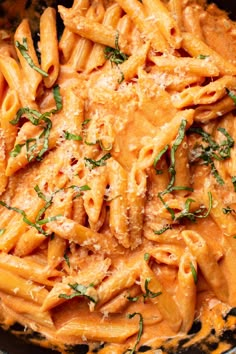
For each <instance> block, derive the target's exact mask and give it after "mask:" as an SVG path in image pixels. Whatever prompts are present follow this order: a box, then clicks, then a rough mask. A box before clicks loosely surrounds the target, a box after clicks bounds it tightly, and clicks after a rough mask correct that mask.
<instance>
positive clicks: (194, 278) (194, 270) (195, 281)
mask: <svg viewBox="0 0 236 354" xmlns="http://www.w3.org/2000/svg"><path fill="white" fill-rule="evenodd" d="M190 269H191V273H192V276H193V280H194V283H195V284H197V271H196V269H195V267H194V265H193V263H192V262H190Z"/></svg>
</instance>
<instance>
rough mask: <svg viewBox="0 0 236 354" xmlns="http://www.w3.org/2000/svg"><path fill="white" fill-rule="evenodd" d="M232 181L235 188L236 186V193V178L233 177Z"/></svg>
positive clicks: (235, 189)
mask: <svg viewBox="0 0 236 354" xmlns="http://www.w3.org/2000/svg"><path fill="white" fill-rule="evenodd" d="M231 181H232V183H233V186H234V191H235V192H236V176H233V177H232V178H231Z"/></svg>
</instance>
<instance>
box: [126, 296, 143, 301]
mask: <svg viewBox="0 0 236 354" xmlns="http://www.w3.org/2000/svg"><path fill="white" fill-rule="evenodd" d="M139 298H140V296H134V297H133V296H127V297H126V299H127V300H129V301H131V302H137V301H138V300H139Z"/></svg>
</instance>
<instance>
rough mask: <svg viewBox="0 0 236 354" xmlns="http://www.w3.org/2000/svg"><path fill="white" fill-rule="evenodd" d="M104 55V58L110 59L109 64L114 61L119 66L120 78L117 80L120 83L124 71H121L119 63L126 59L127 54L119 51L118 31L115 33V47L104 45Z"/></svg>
mask: <svg viewBox="0 0 236 354" xmlns="http://www.w3.org/2000/svg"><path fill="white" fill-rule="evenodd" d="M104 55H105V59H106V60H110V62H111V64H113V63H114V64H115V65H117V67H118V68H119V70H120V73H121V78H120V79H119V80H118V83H119V84H121V82H122V81H123V80H124V73H123V72H122V71H121V69H120V67H119V65H120V64H122V63H123V62H124V61H126V60H127V59H128V56H127V55H126V54H125V53H122V52H121V51H120V47H119V32H117V33H116V37H115V48H112V47H105V49H104Z"/></svg>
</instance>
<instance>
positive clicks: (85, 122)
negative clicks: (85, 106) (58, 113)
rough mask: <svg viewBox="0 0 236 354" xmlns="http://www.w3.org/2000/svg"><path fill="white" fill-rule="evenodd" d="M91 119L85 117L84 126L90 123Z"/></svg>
mask: <svg viewBox="0 0 236 354" xmlns="http://www.w3.org/2000/svg"><path fill="white" fill-rule="evenodd" d="M90 121H91V119H85V120H84V121H83V122H82V126H83V125H86V124H88V123H89V122H90Z"/></svg>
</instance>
